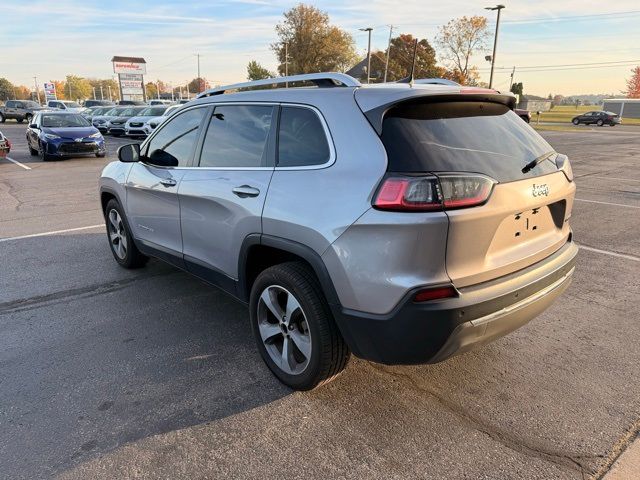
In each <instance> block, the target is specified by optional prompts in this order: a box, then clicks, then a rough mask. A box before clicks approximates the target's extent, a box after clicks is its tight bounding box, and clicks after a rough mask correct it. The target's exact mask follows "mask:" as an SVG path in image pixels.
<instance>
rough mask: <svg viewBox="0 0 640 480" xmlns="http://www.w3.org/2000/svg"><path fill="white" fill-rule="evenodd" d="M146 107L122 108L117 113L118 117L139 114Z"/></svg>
mask: <svg viewBox="0 0 640 480" xmlns="http://www.w3.org/2000/svg"><path fill="white" fill-rule="evenodd" d="M143 109H144V107H129V108H125V109H123V110H120V111H119V112H118V113H116V115H117V116H118V117H133V116H134V115H138V113H140V112H141V111H142V110H143Z"/></svg>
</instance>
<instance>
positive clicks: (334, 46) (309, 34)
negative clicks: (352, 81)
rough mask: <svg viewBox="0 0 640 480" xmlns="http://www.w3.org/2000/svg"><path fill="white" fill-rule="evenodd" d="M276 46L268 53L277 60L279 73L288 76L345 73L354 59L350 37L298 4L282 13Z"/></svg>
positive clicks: (321, 15) (316, 11) (315, 11)
mask: <svg viewBox="0 0 640 480" xmlns="http://www.w3.org/2000/svg"><path fill="white" fill-rule="evenodd" d="M276 35H277V36H278V42H276V43H273V44H272V45H271V49H272V50H273V51H274V53H275V54H276V57H277V58H278V62H280V64H279V65H278V72H279V73H280V74H284V73H285V71H287V69H286V67H285V63H286V62H287V52H288V56H289V58H288V64H289V65H288V67H289V68H288V72H289V74H290V75H294V74H298V73H314V72H329V71H345V70H347V69H348V68H349V67H351V65H353V64H354V63H355V61H356V59H357V56H356V50H355V46H354V42H353V37H352V36H351V35H350V34H349V33H347V32H346V31H344V30H342V29H340V28H338V27H336V26H334V25H331V24H330V23H329V15H327V13H325V12H323V11H322V10H319V9H317V8H316V7H313V6H311V5H305V4H302V3H301V4H299V5H297V6H295V7H293V8H292V9H291V10H288V11H287V12H285V13H284V21H283V22H281V23H279V24H278V25H276Z"/></svg>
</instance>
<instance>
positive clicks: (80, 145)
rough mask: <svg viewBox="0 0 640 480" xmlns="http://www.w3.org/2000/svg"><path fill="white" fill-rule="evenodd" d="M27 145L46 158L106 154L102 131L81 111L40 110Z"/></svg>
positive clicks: (45, 159) (32, 153) (32, 150)
mask: <svg viewBox="0 0 640 480" xmlns="http://www.w3.org/2000/svg"><path fill="white" fill-rule="evenodd" d="M27 145H28V147H29V152H30V153H31V155H33V156H36V155H40V156H41V157H42V160H44V161H47V160H50V159H52V158H55V157H72V156H77V155H85V154H90V155H95V156H96V157H104V156H105V155H106V154H107V149H106V147H105V143H104V137H103V136H102V134H101V133H100V132H99V131H98V129H97V128H95V127H93V126H92V125H91V124H90V123H89V122H88V121H87V120H86V119H85V118H84V117H83V116H82V115H80V114H78V113H65V112H38V113H37V114H36V115H35V116H34V117H33V119H32V120H31V124H30V125H29V128H28V129H27Z"/></svg>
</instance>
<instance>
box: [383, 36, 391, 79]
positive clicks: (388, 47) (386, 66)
mask: <svg viewBox="0 0 640 480" xmlns="http://www.w3.org/2000/svg"><path fill="white" fill-rule="evenodd" d="M392 34H393V25H389V43H388V44H387V59H386V60H385V62H384V83H387V71H388V70H389V54H390V53H391V35H392Z"/></svg>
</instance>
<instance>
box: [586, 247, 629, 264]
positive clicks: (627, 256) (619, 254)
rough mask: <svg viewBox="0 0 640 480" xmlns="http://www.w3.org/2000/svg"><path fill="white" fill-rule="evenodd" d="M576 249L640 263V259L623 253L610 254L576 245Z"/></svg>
mask: <svg viewBox="0 0 640 480" xmlns="http://www.w3.org/2000/svg"><path fill="white" fill-rule="evenodd" d="M578 247H580V250H587V251H588V252H595V253H603V254H604V255H611V256H612V257H618V258H624V259H625V260H633V261H634V262H640V257H636V256H633V255H627V254H625V253H618V252H612V251H610V250H601V249H599V248H593V247H587V246H585V245H581V244H578Z"/></svg>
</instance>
